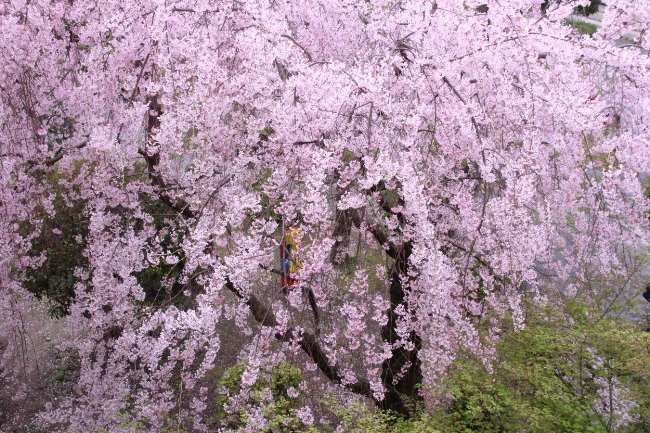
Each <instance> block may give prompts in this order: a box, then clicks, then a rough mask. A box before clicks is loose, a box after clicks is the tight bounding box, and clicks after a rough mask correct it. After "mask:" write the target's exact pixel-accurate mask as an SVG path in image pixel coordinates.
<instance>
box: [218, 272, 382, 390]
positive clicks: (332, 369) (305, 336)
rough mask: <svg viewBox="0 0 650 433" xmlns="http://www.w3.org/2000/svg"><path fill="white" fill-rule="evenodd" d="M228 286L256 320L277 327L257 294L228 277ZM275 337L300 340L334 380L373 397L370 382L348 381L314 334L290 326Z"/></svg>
mask: <svg viewBox="0 0 650 433" xmlns="http://www.w3.org/2000/svg"><path fill="white" fill-rule="evenodd" d="M225 286H226V288H227V289H228V290H230V291H231V292H232V293H233V294H234V295H235V296H237V297H238V298H239V299H241V300H242V301H244V303H245V304H246V305H248V307H249V308H250V310H251V313H252V314H253V317H254V318H255V320H256V321H257V322H258V323H259V324H261V325H262V326H266V327H277V326H279V323H278V321H277V319H276V318H275V314H274V313H273V309H272V308H271V307H270V306H267V305H265V304H264V303H263V302H262V301H260V300H259V299H258V298H257V296H255V295H254V294H251V295H250V296H249V297H245V296H244V295H243V294H242V293H241V292H240V291H239V290H237V288H236V287H235V285H234V284H233V283H232V282H231V281H230V280H229V279H226V284H225ZM275 338H276V339H278V340H279V341H282V342H289V341H295V340H297V341H298V345H299V346H300V348H301V349H302V350H303V352H305V353H306V354H307V355H308V356H309V357H310V358H311V359H312V361H314V362H315V363H316V365H317V366H318V369H319V370H320V371H322V372H323V374H324V375H325V376H326V377H327V378H328V379H329V380H331V381H332V382H334V383H337V384H340V385H342V386H344V387H345V388H347V389H348V390H350V391H352V392H354V393H355V394H360V395H364V396H367V397H371V398H372V393H371V391H370V383H369V382H368V381H366V380H359V381H357V382H355V383H347V382H346V381H345V378H344V377H343V375H341V373H340V370H339V368H338V367H337V366H336V365H332V364H331V363H330V362H329V359H328V357H327V354H326V353H325V351H324V350H323V348H322V347H321V345H320V344H319V342H318V340H317V339H316V337H315V336H314V335H312V334H311V333H309V332H305V331H301V332H300V333H299V334H298V335H296V331H295V330H294V328H289V329H287V330H286V331H285V332H278V333H276V334H275Z"/></svg>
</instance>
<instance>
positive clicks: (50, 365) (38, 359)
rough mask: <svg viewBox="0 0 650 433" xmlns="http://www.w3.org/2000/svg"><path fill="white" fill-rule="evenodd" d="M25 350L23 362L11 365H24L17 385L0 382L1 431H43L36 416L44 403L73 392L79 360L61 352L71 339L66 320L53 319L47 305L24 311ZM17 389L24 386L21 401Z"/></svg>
mask: <svg viewBox="0 0 650 433" xmlns="http://www.w3.org/2000/svg"><path fill="white" fill-rule="evenodd" d="M22 318H23V325H24V328H25V332H26V335H27V337H26V350H25V351H24V353H23V354H21V355H22V359H14V360H13V362H15V363H17V364H18V365H21V366H26V367H27V368H26V369H24V370H25V374H23V375H22V376H21V377H20V379H19V383H18V384H15V383H7V382H6V381H0V432H2V433H9V432H11V433H14V432H16V433H17V432H21V433H23V432H25V433H29V432H44V431H46V430H43V429H41V428H40V427H39V423H38V420H37V417H36V414H38V413H39V412H41V411H42V410H44V409H45V405H46V404H47V403H51V404H56V402H57V401H58V400H59V399H60V398H61V397H64V396H67V395H70V394H71V393H74V392H75V391H77V390H76V385H75V383H76V382H77V378H78V368H77V365H78V361H77V359H76V357H75V355H74V353H72V352H71V351H66V350H62V348H61V347H62V345H63V344H62V343H65V342H69V341H70V339H71V338H73V336H72V334H71V332H70V331H69V327H68V326H67V321H66V319H53V318H51V317H50V315H49V314H48V308H47V305H45V304H44V303H39V302H35V303H34V305H33V306H32V308H30V309H29V310H27V311H25V312H23V316H22ZM20 386H25V391H26V395H25V396H24V398H20V399H16V398H14V396H15V394H16V392H17V391H18V390H19V387H20Z"/></svg>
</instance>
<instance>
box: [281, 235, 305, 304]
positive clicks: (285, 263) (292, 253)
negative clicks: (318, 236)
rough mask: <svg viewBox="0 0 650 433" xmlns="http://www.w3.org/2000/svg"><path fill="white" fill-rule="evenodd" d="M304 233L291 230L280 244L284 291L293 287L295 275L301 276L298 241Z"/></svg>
mask: <svg viewBox="0 0 650 433" xmlns="http://www.w3.org/2000/svg"><path fill="white" fill-rule="evenodd" d="M301 235H302V233H301V230H300V229H299V228H291V229H289V230H287V231H285V232H284V238H283V239H282V243H281V244H280V272H281V274H280V275H281V276H280V278H281V283H282V290H283V291H285V292H286V291H287V287H291V286H293V284H294V282H295V280H294V279H293V278H292V277H293V276H294V275H298V274H300V268H301V264H300V260H299V259H298V257H297V249H298V240H299V239H300V237H301Z"/></svg>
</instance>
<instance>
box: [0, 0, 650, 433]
mask: <svg viewBox="0 0 650 433" xmlns="http://www.w3.org/2000/svg"><path fill="white" fill-rule="evenodd" d="M480 3H482V2H480ZM584 3H585V2H572V1H563V2H562V3H561V4H555V3H554V2H550V5H549V6H548V8H547V9H545V10H543V9H542V8H541V5H540V4H538V3H537V2H536V1H524V0H519V1H508V2H493V1H488V2H487V3H486V4H479V2H472V1H466V2H457V1H451V0H440V1H436V2H423V1H401V2H381V1H378V2H365V1H358V2H357V1H348V2H338V1H330V2H325V3H322V2H321V3H319V2H313V1H306V2H305V1H301V2H292V1H289V2H247V1H244V2H235V3H232V4H231V3H227V4H226V3H223V2H214V1H202V0H187V1H185V0H183V1H181V0H178V1H176V0H174V1H168V2H158V1H150V0H145V1H139V2H137V3H135V4H131V5H128V6H126V5H124V4H122V3H120V2H113V1H108V0H99V1H92V2H89V1H86V0H77V1H74V2H63V1H53V2H52V1H49V0H48V1H31V2H28V3H23V2H19V1H16V2H13V1H9V2H5V3H4V4H3V5H2V6H1V7H0V34H1V35H2V37H1V38H0V41H2V42H0V43H1V44H2V49H0V68H1V70H2V71H3V73H2V75H0V77H1V78H0V98H1V101H2V104H1V105H0V167H1V173H2V177H1V180H2V181H1V183H0V207H1V209H2V218H0V230H1V231H2V236H3V238H4V239H5V240H6V242H5V243H3V246H2V247H0V249H2V254H1V255H0V257H1V259H0V261H1V262H2V266H0V269H2V270H1V271H0V281H1V287H2V290H1V291H0V309H1V311H2V317H3V318H6V319H7V320H2V321H1V322H2V324H0V332H2V336H1V337H0V338H2V339H3V340H5V341H7V343H6V347H5V348H4V352H3V358H2V359H3V362H4V363H5V364H4V365H5V366H9V365H10V363H9V362H8V361H10V359H11V356H12V355H11V354H12V353H15V351H16V350H18V349H19V347H17V346H16V347H14V346H12V344H14V343H12V342H15V341H18V340H17V339H15V338H13V336H14V335H18V334H17V332H18V326H19V323H18V317H19V314H20V311H21V309H22V308H24V307H25V306H26V305H27V304H28V303H29V302H31V299H32V297H31V296H32V295H31V294H30V292H29V291H27V290H26V287H29V285H28V284H27V283H26V282H28V281H29V278H30V275H31V274H30V270H33V269H37V268H38V267H39V266H41V265H42V263H43V261H44V260H53V257H55V255H56V254H57V253H56V250H53V249H49V250H46V249H43V250H38V248H37V246H38V245H43V243H42V242H41V243H39V242H37V241H38V239H40V238H39V237H42V236H45V235H46V234H48V233H50V234H51V235H52V236H54V237H55V238H57V237H58V238H64V237H65V236H68V233H70V232H71V230H72V229H71V228H70V227H67V226H65V224H64V223H63V222H62V221H63V220H64V219H65V218H64V217H62V216H61V215H63V212H64V210H65V209H71V208H74V206H81V208H82V210H81V211H79V212H80V213H81V214H82V215H81V218H80V220H81V221H83V224H85V225H84V227H83V230H82V229H81V228H79V231H78V232H75V233H73V234H71V235H70V238H71V239H74V242H76V244H78V245H79V248H81V251H82V252H81V253H80V255H79V261H78V262H77V263H78V264H77V265H70V266H71V269H70V275H74V279H73V281H74V283H73V284H71V285H70V292H69V294H68V296H67V298H65V299H67V302H68V303H69V305H68V304H65V311H66V313H67V314H69V316H70V317H69V321H70V323H71V326H72V327H73V331H74V333H75V334H76V335H78V336H79V338H78V340H77V343H75V348H76V350H77V351H78V353H79V355H80V360H81V372H80V379H79V387H80V390H81V392H82V394H83V396H82V397H81V399H80V401H72V400H70V401H68V402H66V403H64V404H63V405H61V407H59V408H58V412H55V413H56V414H58V415H57V416H58V418H56V417H55V415H52V419H54V420H60V421H62V422H65V423H69V427H70V428H71V429H73V430H74V429H76V430H79V431H88V430H90V429H94V428H108V429H109V430H111V429H112V428H116V429H117V428H118V426H119V428H121V429H124V428H128V427H124V426H125V425H127V426H128V422H125V421H124V420H125V418H126V419H127V420H128V421H129V422H131V421H132V422H135V421H144V424H142V423H141V424H140V425H145V426H149V427H150V428H151V429H152V430H153V431H156V429H159V428H160V427H161V426H162V425H164V423H165V422H166V420H167V419H168V417H169V416H170V414H172V413H173V414H174V417H175V419H176V418H178V419H184V420H186V421H187V422H190V420H191V421H192V422H194V426H195V428H203V427H201V426H202V425H203V424H202V423H201V411H202V410H204V409H205V407H206V404H207V400H206V398H208V397H206V396H207V395H208V393H207V392H206V391H205V388H204V384H205V383H206V382H205V381H206V379H205V377H206V373H207V372H208V371H210V370H211V369H212V368H213V367H214V365H216V364H219V362H220V358H219V349H220V341H221V340H222V337H223V335H222V334H223V333H232V332H233V330H232V326H230V325H228V324H230V323H234V325H233V326H235V327H236V329H238V331H237V332H241V334H242V335H244V336H251V335H252V336H253V337H254V338H253V339H252V340H251V341H252V343H251V344H252V346H250V347H245V348H243V350H242V352H241V356H242V357H243V358H246V357H247V356H248V357H255V359H248V361H245V360H244V362H245V363H246V365H247V366H248V367H247V368H248V370H246V371H249V373H250V372H252V371H253V370H250V368H251V366H260V368H262V371H267V372H268V371H272V369H273V365H277V363H278V362H281V361H282V360H283V359H284V358H286V359H289V360H291V361H292V362H293V363H294V364H297V366H299V367H302V368H303V371H304V372H305V374H307V373H309V372H311V371H314V370H315V371H316V373H317V374H315V375H312V376H313V378H314V382H313V383H312V384H311V385H310V386H312V387H316V388H314V389H317V388H318V386H322V389H325V388H326V387H327V386H330V385H332V384H333V385H336V386H339V387H340V388H342V389H344V390H347V391H348V392H350V393H354V394H358V395H361V396H363V397H365V398H367V399H368V401H372V402H374V403H375V404H376V405H377V406H379V407H382V408H387V409H393V410H395V411H397V412H399V413H402V414H408V413H409V407H411V406H409V405H408V404H406V403H405V402H406V401H410V400H412V399H416V400H419V399H423V398H429V397H432V398H435V395H432V394H431V392H430V390H432V389H435V386H434V385H435V384H436V383H437V380H438V379H439V378H440V377H441V375H442V374H444V371H445V369H446V368H447V367H448V366H449V365H450V363H451V362H452V360H453V359H454V354H455V353H456V352H457V351H458V350H459V349H465V350H471V351H474V352H475V353H477V354H479V355H480V356H484V357H485V359H486V361H487V360H489V358H490V354H491V353H492V352H491V351H492V348H491V343H492V342H493V341H494V339H496V338H498V328H497V327H496V325H497V323H498V321H499V319H500V318H501V317H502V316H503V315H504V314H506V313H508V312H510V313H512V315H513V317H514V318H515V319H516V321H517V320H519V322H518V323H519V324H521V313H522V312H521V307H520V305H519V300H520V299H521V297H522V296H523V295H524V294H525V293H535V292H544V291H545V290H547V288H557V287H571V288H572V290H575V289H576V288H580V289H581V290H582V288H589V287H592V288H593V287H596V286H598V287H606V284H607V282H608V281H611V282H616V281H630V278H633V277H634V275H632V273H639V272H641V270H640V269H639V268H638V267H636V266H629V264H630V263H629V260H630V259H629V257H630V254H629V252H630V251H638V250H639V249H640V248H645V247H646V240H647V235H648V233H647V228H648V222H647V219H646V218H645V217H644V215H643V212H644V210H645V209H647V207H648V203H647V201H646V199H645V198H644V196H643V186H642V185H641V182H640V181H639V173H644V172H647V169H648V161H650V155H649V154H648V152H649V149H650V143H649V139H648V138H649V137H648V124H647V119H648V118H649V117H648V115H649V114H650V113H648V107H650V103H649V94H648V90H647V89H650V81H649V77H650V75H649V72H648V70H649V67H650V61H649V59H648V55H647V49H648V48H650V47H649V46H648V41H647V39H644V38H643V35H644V32H645V31H647V28H648V25H649V24H650V19H649V17H648V11H646V10H639V9H642V8H636V9H635V8H634V7H633V6H634V5H633V4H630V3H628V2H617V3H616V4H613V3H615V2H611V3H612V5H610V6H609V9H608V10H607V12H606V13H605V19H604V21H603V26H602V27H601V28H600V29H599V30H598V32H597V33H596V34H595V35H594V36H593V37H589V36H583V35H580V34H578V33H577V32H576V31H575V29H573V28H572V27H570V26H567V25H565V24H564V22H563V19H564V18H565V17H566V15H567V14H570V13H571V10H572V8H573V7H575V6H578V5H583V4H584ZM629 31H632V32H633V33H632V37H633V38H634V37H637V39H635V40H633V41H631V43H628V44H626V45H627V46H625V47H623V48H618V47H617V46H616V44H615V41H616V39H617V38H619V37H620V36H621V35H624V34H627V33H626V32H629ZM634 32H636V33H634ZM634 35H638V36H634ZM619 45H620V44H619ZM68 212H69V211H68ZM57 216H58V218H59V219H58V220H57ZM57 221H58V222H57ZM56 224H59V225H60V227H59V226H56V227H53V225H54V226H55V225H56ZM66 227H67V228H66ZM291 227H296V228H299V229H300V230H301V236H302V237H301V240H300V246H299V249H298V254H299V255H300V273H299V274H293V275H292V276H291V278H292V279H293V280H294V281H295V284H294V285H293V286H292V288H291V290H290V293H288V294H283V293H282V292H281V290H280V289H281V288H280V283H279V280H280V278H279V275H278V274H279V273H281V271H280V270H278V269H277V267H278V265H277V261H278V257H279V246H280V244H281V243H282V242H283V233H284V232H285V231H286V230H288V229H289V228H291ZM48 230H49V231H48ZM66 230H67V231H66ZM35 249H36V250H35ZM81 259H83V260H81ZM590 281H598V282H599V284H598V285H590V284H589V282H590ZM40 295H45V296H46V297H47V296H50V295H51V293H48V292H47V291H46V292H45V293H40ZM57 299H58V298H57ZM260 336H265V338H266V340H268V341H266V343H265V344H260V343H259V341H260ZM246 341H248V340H246ZM11 371H15V369H14V370H12V369H7V370H6V372H7V373H3V374H9V373H10V372H11ZM251 380H253V379H251ZM249 386H253V384H247V385H246V387H249ZM246 387H244V388H246ZM182 393H185V394H182ZM181 395H191V397H188V398H187V399H184V398H182V397H181ZM190 403H191V404H190ZM305 404H307V406H305V407H303V408H301V409H300V411H299V417H300V419H301V420H302V421H303V423H304V424H310V423H312V422H313V420H314V415H313V413H314V411H315V409H314V408H310V407H309V406H308V404H309V402H308V401H306V402H305ZM231 405H233V407H234V406H236V405H235V401H234V400H233V401H231ZM256 410H257V409H256ZM262 414H263V411H260V412H259V413H257V412H256V416H255V417H253V416H252V415H251V418H250V419H253V418H255V419H257V418H260V417H263V416H262ZM258 422H262V421H260V420H258ZM204 427H205V426H204ZM249 427H250V426H249ZM134 428H135V427H134ZM251 428H252V427H251Z"/></svg>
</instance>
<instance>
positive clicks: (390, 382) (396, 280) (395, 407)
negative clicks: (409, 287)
mask: <svg viewBox="0 0 650 433" xmlns="http://www.w3.org/2000/svg"><path fill="white" fill-rule="evenodd" d="M410 255H411V244H410V242H406V243H404V244H402V246H401V248H400V249H399V250H398V251H396V254H395V257H394V263H393V266H392V267H391V269H390V292H389V295H390V309H389V310H388V312H387V314H388V323H387V324H386V325H385V326H384V327H383V328H382V331H381V334H382V339H383V340H384V341H385V342H386V343H388V344H391V345H394V344H395V343H398V347H395V348H393V350H392V357H391V358H390V359H388V360H386V361H384V363H383V365H382V381H383V383H384V387H385V388H386V392H385V393H384V400H383V401H381V402H377V403H378V406H379V407H380V408H382V409H385V410H392V411H394V412H396V413H398V414H400V415H403V416H406V417H409V416H411V415H413V414H414V411H415V406H416V403H417V402H418V401H420V400H422V397H421V396H420V395H419V393H418V390H419V386H420V384H421V383H422V370H421V363H420V360H419V358H418V352H419V350H420V348H421V347H422V340H421V339H420V337H419V336H418V335H417V334H416V333H415V332H411V334H410V335H409V336H408V340H409V341H410V342H412V343H413V345H414V349H413V350H406V349H404V347H403V344H400V342H401V339H400V338H399V336H398V335H397V320H398V316H397V315H396V314H395V310H396V308H397V307H398V306H400V305H404V307H406V309H407V310H408V306H407V305H405V303H406V301H405V296H404V284H403V282H404V281H403V280H404V279H405V278H406V275H408V266H409V256H410Z"/></svg>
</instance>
